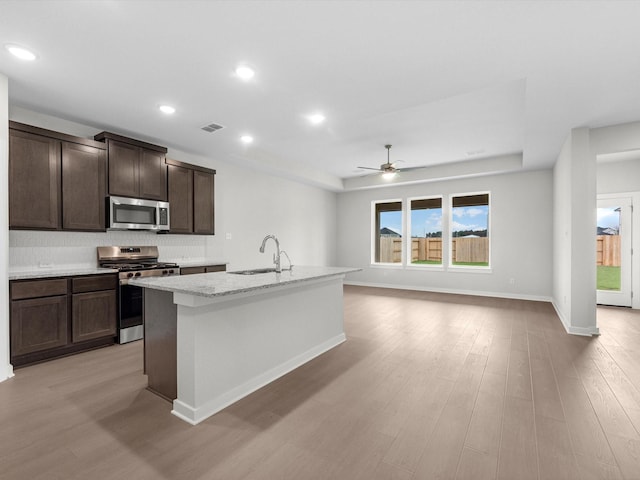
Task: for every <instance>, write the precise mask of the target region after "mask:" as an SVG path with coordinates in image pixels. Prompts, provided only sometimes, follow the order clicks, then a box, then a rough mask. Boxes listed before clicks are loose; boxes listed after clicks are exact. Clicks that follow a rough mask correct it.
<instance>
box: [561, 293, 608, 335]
mask: <svg viewBox="0 0 640 480" xmlns="http://www.w3.org/2000/svg"><path fill="white" fill-rule="evenodd" d="M551 305H553V309H554V310H555V311H556V315H558V318H559V319H560V322H562V326H563V327H564V329H565V330H566V332H567V333H570V334H571V335H581V336H583V337H592V336H594V335H600V329H599V328H598V327H589V328H584V327H572V326H571V324H570V323H569V320H568V319H567V317H565V316H564V314H563V313H562V311H561V310H560V309H559V308H558V305H556V302H555V300H551Z"/></svg>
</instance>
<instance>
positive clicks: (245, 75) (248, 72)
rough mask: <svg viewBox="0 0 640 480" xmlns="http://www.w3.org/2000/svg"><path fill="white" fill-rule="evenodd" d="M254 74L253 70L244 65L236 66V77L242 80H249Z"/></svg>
mask: <svg viewBox="0 0 640 480" xmlns="http://www.w3.org/2000/svg"><path fill="white" fill-rule="evenodd" d="M255 74H256V72H255V70H254V69H253V68H251V67H247V66H246V65H238V66H237V67H236V75H237V76H238V77H239V78H240V79H242V80H251V79H252V78H253V77H254V76H255Z"/></svg>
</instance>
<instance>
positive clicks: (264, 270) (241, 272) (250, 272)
mask: <svg viewBox="0 0 640 480" xmlns="http://www.w3.org/2000/svg"><path fill="white" fill-rule="evenodd" d="M275 271H276V269H275V268H254V269H253V270H238V271H236V272H227V273H233V274H234V275H259V274H261V273H271V272H275Z"/></svg>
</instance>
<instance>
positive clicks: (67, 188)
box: [62, 142, 107, 230]
mask: <svg viewBox="0 0 640 480" xmlns="http://www.w3.org/2000/svg"><path fill="white" fill-rule="evenodd" d="M106 185H107V164H106V152H105V150H100V149H97V148H92V147H87V146H86V145H76V144H73V143H66V142H64V143H63V144H62V228H63V229H64V230H104V229H105V217H104V209H105V201H104V198H105V195H106Z"/></svg>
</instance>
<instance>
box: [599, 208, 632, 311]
mask: <svg viewBox="0 0 640 480" xmlns="http://www.w3.org/2000/svg"><path fill="white" fill-rule="evenodd" d="M597 229H598V231H597V237H596V269H597V302H598V303H599V304H602V305H616V306H621V307H630V306H631V198H599V199H598V223H597Z"/></svg>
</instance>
